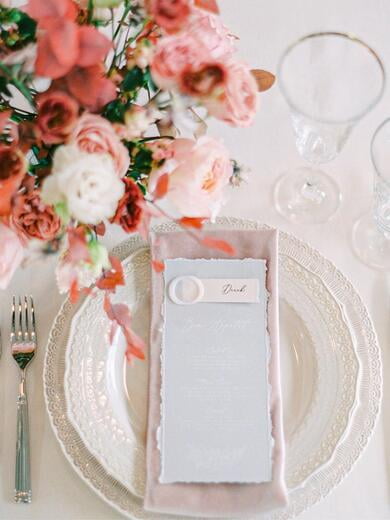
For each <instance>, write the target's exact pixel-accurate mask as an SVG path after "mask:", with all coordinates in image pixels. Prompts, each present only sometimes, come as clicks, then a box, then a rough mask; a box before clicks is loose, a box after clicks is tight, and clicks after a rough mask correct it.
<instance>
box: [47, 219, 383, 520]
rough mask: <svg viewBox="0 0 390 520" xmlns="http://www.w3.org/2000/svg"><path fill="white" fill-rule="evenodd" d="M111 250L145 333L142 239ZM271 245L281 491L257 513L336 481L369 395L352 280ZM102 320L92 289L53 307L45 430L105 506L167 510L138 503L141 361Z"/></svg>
mask: <svg viewBox="0 0 390 520" xmlns="http://www.w3.org/2000/svg"><path fill="white" fill-rule="evenodd" d="M210 226H211V225H210ZM213 226H220V227H224V228H225V229H226V228H235V229H237V228H238V229H251V228H258V227H262V226H261V225H259V224H257V223H255V222H250V221H243V220H239V219H220V220H219V221H218V223H217V224H215V225H213ZM162 228H163V229H164V230H168V231H169V230H173V229H176V227H175V226H174V225H173V224H163V225H162ZM117 254H119V255H120V256H121V258H122V259H123V266H124V271H125V275H126V286H125V287H123V288H121V289H120V290H119V291H118V294H117V295H116V298H117V299H118V300H120V301H126V302H127V303H128V304H129V305H130V307H131V309H132V314H133V320H134V322H133V323H134V325H135V329H136V331H137V332H138V333H139V334H140V335H141V336H143V338H144V339H145V340H146V341H147V340H148V333H149V297H150V258H149V250H148V248H147V247H145V244H143V243H142V241H141V240H140V239H139V238H137V237H132V238H131V239H130V240H128V241H127V242H125V243H124V244H122V245H121V246H119V248H117ZM279 254H280V261H279V289H280V310H281V319H280V331H281V352H282V367H281V369H282V381H283V388H282V391H283V403H284V428H285V435H286V443H287V449H286V451H287V454H286V481H287V485H288V488H289V498H290V503H289V506H288V507H287V508H286V509H284V510H281V511H275V512H274V513H271V514H269V515H268V516H267V518H269V519H282V518H283V519H284V518H293V517H294V516H296V515H297V514H299V513H300V512H301V511H303V510H304V509H306V508H307V507H309V506H310V505H312V504H314V503H315V502H317V501H318V500H320V499H321V498H322V497H323V496H325V495H326V494H327V493H328V492H329V491H330V490H331V489H333V488H334V487H335V486H336V485H337V484H338V483H339V482H340V481H341V479H342V478H343V477H344V476H345V475H346V474H347V473H348V471H349V470H350V469H351V467H352V465H353V463H354V462H355V461H356V459H357V458H358V457H359V455H360V453H361V452H362V450H363V448H364V446H365V445H366V443H367V440H368V438H369V436H370V434H371V432H372V429H373V427H374V424H375V420H376V417H377V414H378V410H379V404H380V395H381V363H380V356H379V349H378V345H377V341H376V336H375V333H374V330H373V328H372V324H371V321H370V319H369V316H368V314H367V311H366V309H365V307H364V305H363V304H362V302H361V300H360V298H359V296H358V295H357V294H356V292H355V290H354V288H353V287H352V285H351V284H350V283H349V282H348V281H347V280H346V278H345V277H344V276H343V275H342V274H341V273H340V272H339V271H338V270H337V269H336V268H335V267H334V266H333V265H332V264H331V263H330V262H329V261H328V260H326V259H325V258H324V257H322V256H321V255H320V254H319V253H318V252H317V251H315V250H313V249H312V248H310V247H309V246H308V245H307V244H305V243H304V242H301V241H299V240H298V239H296V238H295V237H293V236H291V235H288V234H286V233H282V232H281V233H280V240H279ZM108 327H109V323H108V321H107V319H106V317H105V316H104V313H103V311H102V300H101V296H97V297H94V298H92V297H88V298H86V300H85V301H84V302H83V304H82V305H81V306H79V308H78V310H75V309H72V308H71V306H70V304H69V303H67V302H66V303H65V304H64V306H63V308H62V309H61V311H60V313H59V315H58V317H57V320H56V322H55V324H54V326H53V329H52V333H51V336H50V340H49V346H48V351H47V356H46V363H45V387H46V398H47V405H48V409H49V413H50V416H51V419H52V423H53V427H54V431H55V433H56V435H57V437H58V439H59V440H60V443H61V444H62V446H63V448H64V452H65V454H66V456H67V458H68V459H69V460H70V462H71V463H72V465H73V466H74V467H76V469H77V471H78V472H79V474H80V475H81V476H82V477H83V478H84V479H85V480H86V481H87V482H88V483H89V484H90V485H91V486H92V487H93V488H94V489H95V490H96V491H97V492H98V493H99V494H100V495H101V496H102V498H104V499H105V500H106V501H107V502H108V503H110V504H111V505H112V506H113V507H115V508H117V509H118V510H120V511H121V512H122V513H123V514H125V515H127V516H128V517H129V518H134V519H141V518H149V519H151V518H167V519H168V518H170V517H169V515H156V514H151V513H149V512H145V511H144V510H143V509H142V496H143V492H144V486H145V428H146V411H147V379H148V377H147V373H148V366H147V362H140V361H138V360H137V361H135V363H134V365H133V366H129V365H127V364H125V363H124V361H123V353H124V348H125V347H124V342H123V338H122V336H121V334H120V333H118V334H117V336H116V337H115V341H114V344H113V345H109V341H108ZM64 364H65V366H64ZM75 443H76V444H75ZM75 446H77V448H75ZM171 518H174V517H171ZM259 518H260V517H259ZM261 518H265V517H264V516H261Z"/></svg>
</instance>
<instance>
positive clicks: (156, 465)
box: [144, 229, 287, 518]
mask: <svg viewBox="0 0 390 520" xmlns="http://www.w3.org/2000/svg"><path fill="white" fill-rule="evenodd" d="M207 235H209V236H212V237H214V238H218V239H222V240H226V241H227V242H229V243H230V244H231V245H232V246H233V247H234V248H235V253H236V254H235V255H234V256H230V255H226V254H224V253H220V252H217V251H215V250H213V249H210V248H208V247H206V246H203V245H201V244H199V243H198V242H197V241H195V240H194V238H192V237H191V236H189V235H188V234H186V233H185V232H183V231H174V232H158V233H151V237H150V243H151V253H152V259H153V260H160V261H161V260H166V259H170V258H206V259H211V258H259V259H265V260H266V261H267V281H266V285H267V290H268V292H269V294H270V296H269V300H268V331H269V335H270V348H271V356H270V361H269V384H270V410H271V419H272V437H273V440H274V445H273V452H272V461H273V466H272V480H271V481H270V482H265V483H261V484H224V483H221V484H192V483H188V484H187V483H184V484H181V483H177V484H161V483H160V482H159V475H160V460H161V458H160V451H159V449H158V446H157V430H158V428H159V426H160V422H161V409H160V403H161V394H160V390H161V364H160V354H161V341H162V328H163V317H162V304H163V298H164V278H163V273H156V272H154V271H153V273H152V319H151V334H150V354H149V366H150V368H149V371H150V372H149V412H148V428H147V455H146V471H147V477H146V490H145V499H144V508H145V509H146V510H147V511H153V512H160V513H169V514H174V515H180V516H200V517H205V516H206V517H220V518H226V517H232V516H233V517H237V516H244V515H248V514H253V513H262V512H266V511H269V510H272V509H275V508H279V507H283V506H285V505H286V504H287V489H286V485H285V481H284V436H283V425H282V401H281V390H280V369H279V316H278V315H279V310H278V309H279V301H278V233H277V231H276V230H273V229H262V230H225V231H223V230H207Z"/></svg>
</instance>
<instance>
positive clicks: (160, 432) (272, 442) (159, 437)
mask: <svg viewBox="0 0 390 520" xmlns="http://www.w3.org/2000/svg"><path fill="white" fill-rule="evenodd" d="M169 260H221V259H220V258H183V257H177V258H173V259H171V258H170V259H169ZM232 260H236V261H245V260H263V261H264V265H265V284H264V287H265V298H266V304H265V323H266V327H265V344H266V348H267V363H266V368H267V373H266V379H267V386H268V395H267V404H268V424H267V426H268V437H269V439H270V461H271V480H265V481H263V482H256V481H253V482H249V481H247V482H240V481H235V480H228V481H215V482H213V481H210V482H207V483H205V485H212V484H237V485H238V484H239V485H251V484H254V485H260V484H263V483H268V482H270V481H272V478H273V476H272V475H273V460H274V446H275V439H274V436H273V431H272V430H273V428H272V417H271V392H272V384H271V382H270V380H269V375H270V370H269V364H270V361H271V355H272V353H271V347H270V345H271V341H270V334H269V321H268V305H269V299H270V293H269V291H268V289H267V273H268V261H267V260H266V259H265V258H250V257H247V258H234V259H232ZM164 265H165V261H164ZM164 273H165V269H164V271H163V273H162V275H163V287H164V290H163V299H162V302H161V311H160V312H161V314H160V316H161V320H162V322H161V323H162V325H161V328H160V330H161V332H162V334H161V345H160V375H161V385H160V424H159V426H158V428H157V430H156V443H157V449H158V451H159V453H160V474H159V477H158V480H159V482H160V484H163V485H164V483H163V482H162V481H161V476H162V474H163V469H164V462H163V457H162V444H163V428H162V423H163V416H164V381H165V379H164V368H165V363H164V361H165V360H164V352H165V349H164V346H165V305H166V283H165V274H164ZM195 483H196V484H199V483H200V482H193V481H188V482H186V481H180V484H184V485H185V484H195Z"/></svg>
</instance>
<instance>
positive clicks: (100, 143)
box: [69, 113, 130, 177]
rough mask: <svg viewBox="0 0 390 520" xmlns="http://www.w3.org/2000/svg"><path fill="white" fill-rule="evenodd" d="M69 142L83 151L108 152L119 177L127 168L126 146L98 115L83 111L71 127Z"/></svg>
mask: <svg viewBox="0 0 390 520" xmlns="http://www.w3.org/2000/svg"><path fill="white" fill-rule="evenodd" d="M69 143H70V144H76V145H77V146H78V147H79V148H80V149H81V150H83V151H84V152H88V153H102V154H109V155H110V156H111V157H112V159H113V161H114V165H115V169H116V172H117V173H118V175H119V177H123V176H124V175H125V174H126V172H127V170H128V168H129V164H130V158H129V153H128V151H127V148H126V147H125V146H124V145H123V144H122V142H121V140H120V138H119V137H118V135H117V134H116V132H115V129H114V128H113V127H112V125H111V124H110V123H109V122H108V121H107V120H106V119H104V118H103V117H101V116H99V115H95V114H88V113H84V114H83V115H82V116H81V117H80V119H79V120H78V122H77V124H76V126H75V128H74V129H73V132H72V133H71V135H70V138H69Z"/></svg>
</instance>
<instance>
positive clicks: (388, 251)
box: [352, 118, 390, 271]
mask: <svg viewBox="0 0 390 520" xmlns="http://www.w3.org/2000/svg"><path fill="white" fill-rule="evenodd" d="M371 160H372V163H373V166H374V203H373V207H372V209H371V210H370V211H369V212H367V213H365V214H364V215H362V216H361V217H360V218H359V219H358V220H357V221H356V222H355V225H354V227H353V232H352V241H353V247H354V250H355V253H356V254H357V255H358V257H359V258H360V260H362V262H364V263H365V264H367V265H369V266H370V267H373V268H374V269H378V270H382V271H387V270H390V118H389V119H386V120H385V121H384V122H383V123H382V124H381V125H380V126H379V128H378V129H377V130H376V132H375V134H374V137H373V138H372V141H371Z"/></svg>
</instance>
